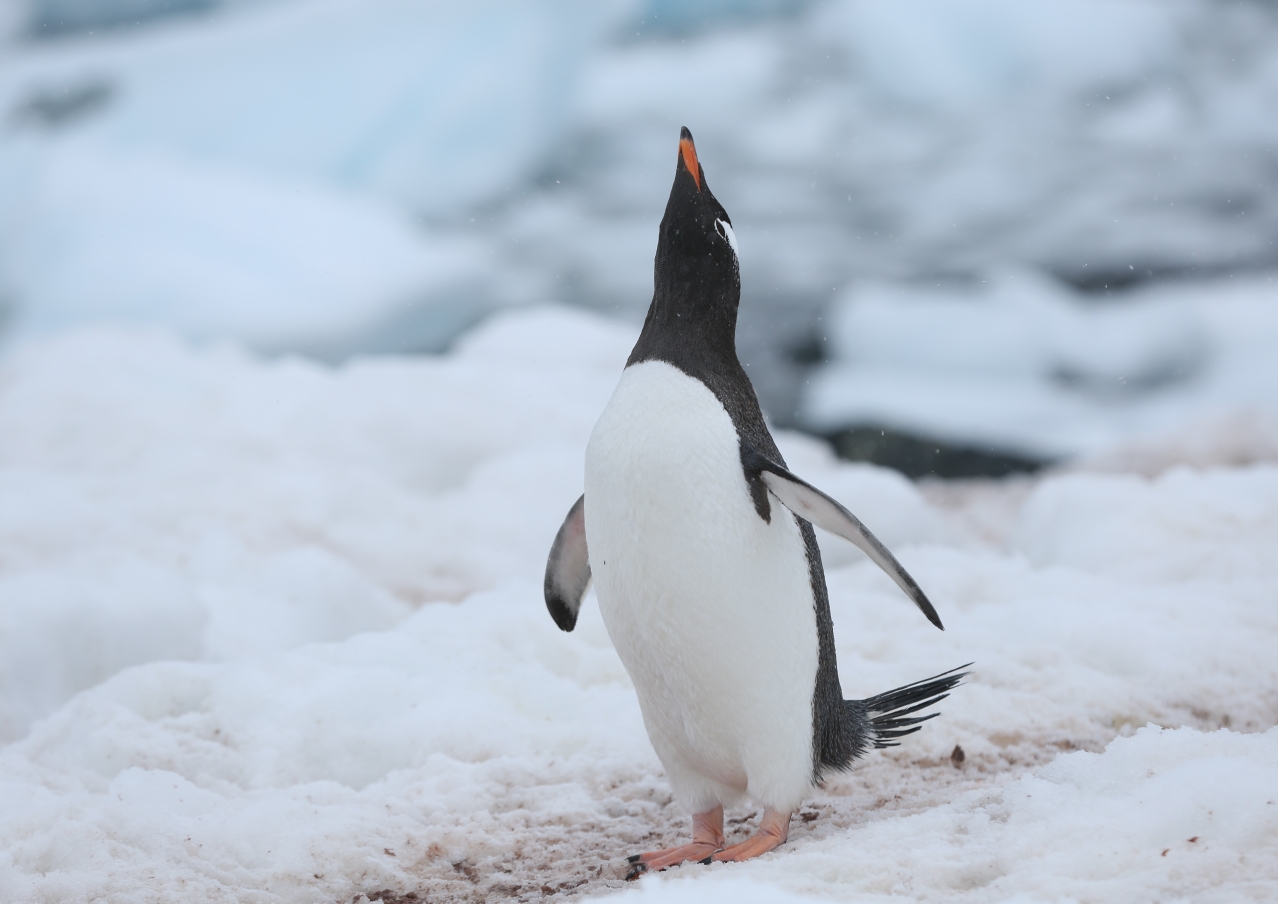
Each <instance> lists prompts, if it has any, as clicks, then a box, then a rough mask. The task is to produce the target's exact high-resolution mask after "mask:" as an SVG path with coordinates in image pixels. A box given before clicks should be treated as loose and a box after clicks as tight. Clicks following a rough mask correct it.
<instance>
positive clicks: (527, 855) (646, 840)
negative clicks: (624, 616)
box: [340, 740, 1103, 904]
mask: <svg viewBox="0 0 1278 904" xmlns="http://www.w3.org/2000/svg"><path fill="white" fill-rule="evenodd" d="M1101 746H1103V742H1101V741H1099V740H1093V741H1091V742H1084V743H1075V742H1073V741H1064V742H1060V743H1046V744H1040V745H1034V744H1032V743H1028V742H1021V743H1017V744H1011V745H1008V746H1006V747H1002V748H1000V749H999V750H998V753H997V754H984V755H976V754H972V753H966V754H964V756H963V757H962V759H960V760H958V761H957V762H956V760H955V757H954V756H953V755H952V754H948V755H945V756H943V757H938V758H935V759H920V758H915V759H909V758H908V757H907V755H905V754H903V753H900V752H897V753H895V754H892V755H884V754H873V755H871V756H869V757H867V759H866V760H865V761H863V762H862V763H860V764H859V765H858V767H857V768H856V770H855V771H854V772H851V773H848V774H846V775H840V776H836V777H833V778H831V779H830V780H829V781H828V782H826V784H825V785H824V787H822V788H819V789H817V791H816V792H815V793H814V795H813V797H812V799H811V800H810V801H809V802H808V803H807V804H805V805H804V806H803V807H802V808H801V809H800V811H799V813H798V814H797V815H796V817H795V819H794V821H793V822H792V823H791V825H790V840H789V841H788V842H787V844H786V846H785V847H783V848H782V849H781V850H779V851H777V852H775V853H773V854H769V855H767V856H769V857H784V856H786V853H787V851H790V850H793V849H795V848H799V847H802V846H803V845H806V844H810V843H812V842H813V841H815V840H817V839H821V838H825V837H829V836H832V835H836V834H839V833H843V832H847V831H850V830H853V829H855V828H857V827H859V826H863V825H868V824H871V823H873V822H875V821H877V820H882V819H890V818H896V817H899V816H905V815H910V814H912V813H918V812H922V811H925V810H928V809H930V808H932V807H936V806H939V805H941V804H944V803H946V802H947V801H950V800H952V799H953V798H954V797H956V796H957V795H959V794H961V793H963V792H966V791H970V790H972V789H977V788H993V787H996V786H999V785H1002V784H1005V783H1006V782H1009V781H1012V780H1014V779H1015V778H1017V777H1018V776H1020V775H1022V774H1024V773H1025V772H1026V771H1028V770H1030V769H1032V768H1035V767H1037V766H1040V765H1042V764H1044V763H1046V762H1048V761H1050V760H1051V759H1053V758H1054V757H1056V756H1057V755H1059V754H1060V753H1062V752H1064V751H1066V750H1069V749H1077V748H1080V747H1081V748H1088V749H1092V748H1094V749H1100V747H1101ZM601 790H602V789H601ZM608 792H611V794H609V796H608V799H607V800H602V799H601V800H600V801H599V808H598V809H599V811H600V816H601V817H602V816H603V811H606V810H608V809H610V808H612V809H613V810H614V811H616V808H617V802H618V801H619V800H623V799H625V805H624V807H623V808H622V810H621V811H620V812H615V816H613V818H593V819H589V820H585V821H583V822H581V823H580V824H576V825H564V824H562V823H561V822H555V823H547V824H539V823H532V824H528V823H526V822H525V823H523V824H521V825H519V826H514V825H511V826H510V828H509V831H507V832H503V831H502V830H501V828H500V827H490V834H489V844H488V847H487V849H488V851H489V853H488V854H486V855H485V856H478V857H474V858H472V859H467V860H450V859H449V858H448V857H447V856H446V855H445V853H444V851H443V850H442V849H439V848H438V847H436V848H434V849H432V850H428V851H427V852H426V854H425V855H424V856H422V857H421V858H420V859H419V860H418V861H417V862H415V863H414V864H412V866H411V869H410V872H411V874H412V875H414V876H415V877H417V879H416V885H415V887H412V888H402V889H370V890H368V891H366V892H364V893H363V894H361V895H355V896H354V897H353V898H347V899H345V900H343V901H341V902H340V904H369V902H375V901H378V900H380V901H382V902H383V904H428V902H429V904H445V902H448V904H451V902H458V904H461V902H465V904H471V902H486V901H542V900H552V901H554V900H567V899H570V898H575V897H578V896H581V895H584V894H588V893H589V894H599V893H601V892H605V891H607V890H608V889H610V888H611V889H622V888H624V887H626V884H627V883H626V882H625V881H624V878H623V877H624V876H625V872H626V860H625V858H626V857H627V856H628V855H630V854H633V853H638V852H640V851H645V850H651V849H654V848H660V847H667V846H670V845H674V844H678V843H681V842H683V841H686V840H687V839H686V838H685V835H687V834H688V832H689V831H690V829H691V826H690V820H689V818H688V816H687V814H685V813H684V812H683V811H682V810H681V809H680V808H679V806H678V805H677V804H676V803H675V802H674V800H673V798H672V797H671V795H670V794H669V792H668V790H665V789H661V788H652V787H651V786H648V787H641V786H640V785H636V787H634V788H626V787H614V788H611V789H607V790H606V792H605V793H608ZM612 795H616V796H612ZM760 813H761V811H759V810H758V809H753V808H748V807H746V808H742V809H739V810H736V811H732V812H729V813H728V814H727V818H726V819H725V829H726V831H727V835H728V843H729V844H731V843H734V842H736V841H740V840H743V839H744V838H746V837H748V836H749V835H750V834H751V833H752V832H753V831H754V830H755V828H757V826H758V821H759V817H760ZM680 868H681V869H697V868H698V866H697V865H696V864H688V865H685V866H683V867H680Z"/></svg>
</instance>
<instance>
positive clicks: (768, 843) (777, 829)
mask: <svg viewBox="0 0 1278 904" xmlns="http://www.w3.org/2000/svg"><path fill="white" fill-rule="evenodd" d="M790 816H791V814H789V813H780V812H778V811H776V810H773V809H772V808H771V807H769V808H768V809H766V810H764V811H763V819H762V820H760V822H759V831H757V832H755V833H754V834H753V835H751V836H750V837H749V838H747V839H746V840H745V841H743V842H741V843H740V844H734V845H733V846H732V847H730V848H725V849H723V850H721V851H718V852H717V853H715V855H714V859H715V860H718V861H726V860H731V861H736V860H749V859H750V858H751V857H758V856H759V855H760V854H766V853H767V852H768V851H773V850H776V849H777V848H779V847H780V846H781V845H783V844H785V840H786V838H788V837H790Z"/></svg>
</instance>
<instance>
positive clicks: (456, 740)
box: [0, 309, 1278, 904]
mask: <svg viewBox="0 0 1278 904" xmlns="http://www.w3.org/2000/svg"><path fill="white" fill-rule="evenodd" d="M633 340H634V332H633V331H632V330H629V329H626V328H621V327H617V326H615V325H611V324H608V323H606V322H603V321H599V320H596V319H594V318H591V317H588V316H586V315H583V314H580V313H572V312H569V311H565V310H561V309H542V310H528V311H519V312H514V313H509V314H506V315H503V316H500V317H496V318H493V319H492V320H490V321H489V322H487V323H486V324H485V325H483V326H482V327H481V328H480V329H479V330H477V331H476V332H474V333H472V334H470V335H469V336H467V337H466V338H465V339H464V340H463V341H462V342H460V343H459V344H458V346H457V347H456V349H455V350H454V351H453V352H451V353H450V354H447V355H443V356H439V357H427V358H418V359H370V360H357V361H353V362H351V363H349V364H347V365H346V366H344V367H341V368H336V369H327V368H322V367H319V366H316V365H314V364H309V363H304V362H300V361H295V360H283V361H276V362H264V361H260V360H257V359H254V358H252V357H249V356H247V355H245V354H243V353H242V352H238V351H236V350H234V349H230V348H224V347H213V348H207V349H196V348H192V347H190V346H187V345H183V344H181V343H179V342H177V341H175V340H173V339H172V338H169V337H167V336H165V335H162V334H146V333H136V332H134V333H130V332H119V331H116V332H105V331H98V332H88V333H81V334H75V335H70V336H66V337H63V338H61V339H58V340H56V341H49V342H44V343H34V344H32V345H30V346H28V347H26V348H25V349H23V350H21V351H20V352H19V353H17V354H15V355H14V356H12V357H11V358H10V359H9V360H8V361H7V362H6V363H5V364H4V367H3V370H0V669H3V674H0V688H2V689H3V697H2V698H0V702H2V705H3V710H0V714H2V715H3V719H4V722H3V730H4V732H5V735H6V739H7V740H8V741H9V742H10V743H8V744H7V746H5V747H3V748H0V898H2V899H4V900H12V901H24V902H27V901H30V902H50V904H51V902H55V901H65V900H97V899H100V900H121V901H127V900H138V899H144V898H149V897H158V898H164V899H175V900H176V899H180V900H183V901H192V902H204V901H208V902H214V901H219V902H220V901H255V902H261V904H267V902H272V904H273V902H299V904H300V902H312V901H350V900H352V899H354V898H356V897H357V896H359V895H361V894H363V895H366V896H368V897H369V898H370V899H375V898H377V897H385V898H388V899H393V896H396V895H398V896H400V899H401V900H402V899H403V896H404V895H407V894H408V893H410V892H412V893H416V894H418V895H419V896H422V897H426V898H428V899H429V900H432V901H479V900H485V899H493V898H500V897H508V898H523V899H529V900H533V899H538V898H541V897H553V896H556V895H559V896H580V895H583V894H595V893H603V892H608V891H610V890H613V889H620V888H621V887H623V886H624V883H623V882H622V881H621V876H622V875H623V874H624V867H625V861H624V859H623V857H624V856H625V855H628V854H630V853H633V852H635V851H637V850H642V849H649V848H653V847H657V846H662V845H667V844H672V843H674V842H676V841H677V840H679V838H680V837H681V836H682V835H683V834H684V833H685V832H686V830H687V817H686V815H685V814H683V813H681V812H680V811H679V808H678V807H677V806H676V805H675V804H674V803H673V801H672V798H671V795H670V791H669V787H668V785H667V784H666V782H665V779H664V777H663V776H662V774H661V769H660V766H659V763H658V762H657V760H656V758H655V756H654V754H653V753H652V750H651V748H650V746H649V745H648V742H647V739H646V737H645V734H644V729H643V724H642V719H641V717H640V714H639V711H638V707H637V704H636V701H635V697H634V692H633V689H632V688H631V687H630V685H629V681H628V679H627V677H626V674H625V671H624V669H623V668H622V667H621V665H620V662H619V661H618V660H617V657H616V655H615V653H614V652H613V651H612V649H611V645H610V643H609V641H608V638H607V634H606V631H605V630H604V627H603V624H602V621H601V619H600V617H599V614H598V609H597V607H596V605H595V604H594V600H593V598H588V599H587V601H586V604H585V606H584V607H583V611H582V616H581V620H580V622H579V625H578V627H577V629H576V631H575V632H573V633H572V634H564V633H562V632H560V631H559V630H558V629H557V628H556V627H555V626H554V624H553V623H552V621H551V620H550V618H549V616H548V615H547V614H546V612H545V608H544V603H543V601H542V599H541V577H542V573H543V569H544V564H545V555H546V550H547V547H548V544H549V539H550V538H551V537H552V536H553V535H554V532H555V530H556V528H557V527H558V524H559V522H560V520H561V519H562V517H563V515H564V513H565V512H566V510H567V508H568V506H569V505H570V504H571V503H572V501H573V500H574V499H575V498H576V496H577V494H578V493H579V492H580V489H581V455H582V450H583V448H584V445H585V442H586V439H587V437H588V434H589V431H590V429H591V427H592V425H593V422H594V420H595V418H596V416H597V414H598V412H599V410H600V409H601V408H602V406H603V405H604V404H605V402H606V400H607V397H608V394H609V392H610V391H611V389H612V386H613V385H614V383H615V379H616V377H617V374H618V373H619V371H620V369H621V367H622V364H623V362H624V360H625V357H626V354H627V352H628V351H629V348H630V345H631V343H632V342H633ZM779 440H780V443H781V445H782V446H783V448H784V451H785V454H786V455H787V458H788V459H789V461H790V464H791V466H792V467H793V468H794V469H795V470H796V471H797V472H798V473H800V474H801V475H803V476H805V477H808V478H810V479H812V480H813V482H814V483H816V484H817V485H818V486H820V487H822V488H823V489H826V490H830V491H832V492H834V494H835V495H836V496H838V497H839V498H840V499H841V500H843V501H844V502H846V503H848V504H849V505H850V507H851V508H852V509H853V510H854V511H856V512H857V513H858V514H859V515H860V516H861V517H863V518H864V519H865V521H866V523H867V524H868V525H869V526H870V527H871V528H872V529H874V530H876V531H880V532H881V534H882V535H883V536H885V537H887V538H889V540H890V542H891V543H892V545H893V549H894V552H896V553H897V555H898V556H899V557H900V559H901V560H902V562H903V563H904V564H905V565H906V566H907V567H908V568H909V569H910V571H911V572H912V574H914V576H915V577H916V578H917V579H918V580H919V582H920V584H921V585H922V586H923V587H924V588H925V589H926V590H927V592H928V594H929V596H930V597H931V598H932V599H933V601H934V602H935V603H936V605H937V608H938V610H939V611H940V613H941V615H942V617H943V618H944V620H945V622H946V626H947V630H946V631H945V632H944V633H941V632H938V631H936V630H934V629H933V628H932V627H931V626H930V625H928V624H927V623H926V621H925V620H924V619H922V618H921V617H920V616H919V614H918V613H917V611H916V610H915V609H914V607H913V606H911V605H910V604H909V602H908V600H906V599H905V598H904V597H903V596H902V595H901V594H900V592H899V590H897V589H896V588H895V586H894V585H893V584H892V583H891V581H890V580H889V579H888V578H887V577H886V576H885V575H883V574H882V573H881V572H879V571H878V570H877V569H876V568H875V567H874V566H873V565H872V564H870V563H869V562H867V561H866V560H865V559H864V557H861V556H859V555H857V554H855V552H850V551H849V550H847V549H845V548H844V547H846V544H843V543H841V541H838V540H837V539H836V538H829V537H823V538H822V544H823V549H824V550H825V552H826V558H827V561H828V563H829V565H828V576H829V586H830V597H831V609H832V614H833V617H834V623H835V625H836V642H837V649H838V656H839V663H840V670H841V679H842V683H843V687H844V690H845V692H846V694H847V695H848V696H855V697H865V696H868V695H870V694H873V693H877V692H880V691H883V690H886V689H888V688H891V687H894V686H897V685H900V684H903V683H905V682H907V681H910V680H915V679H918V678H922V677H925V676H927V675H931V674H935V673H936V672H938V671H941V670H942V669H946V668H950V667H953V666H957V665H959V664H961V663H963V662H968V661H971V660H974V661H975V662H976V665H975V667H974V671H973V674H972V676H971V678H970V679H968V681H967V683H966V684H965V685H964V686H963V687H960V688H959V689H957V690H956V691H955V692H954V694H953V695H952V696H951V697H950V698H949V699H948V700H946V701H945V702H944V704H943V706H942V707H941V709H942V710H943V716H942V717H941V718H940V719H937V720H935V721H933V722H930V723H929V724H928V725H927V726H926V727H925V729H924V731H922V732H921V733H919V734H918V735H916V736H912V737H911V738H909V739H908V740H907V742H906V743H905V744H903V745H902V746H901V747H900V748H897V749H894V750H891V751H882V752H875V753H874V754H873V755H870V756H867V757H866V758H865V759H864V760H863V761H862V762H861V763H860V764H859V765H858V767H857V769H856V770H855V771H853V772H851V773H849V774H846V775H840V776H833V777H831V779H830V781H829V782H827V784H826V786H825V787H824V788H823V789H821V790H819V791H818V792H816V793H815V794H814V796H813V799H812V800H811V801H810V802H809V804H807V805H806V806H805V808H804V809H803V811H802V813H801V814H800V817H799V818H797V819H796V820H795V822H794V827H793V831H792V835H791V841H790V843H789V844H787V846H786V847H785V848H783V849H782V850H780V851H778V852H777V853H775V854H772V855H769V856H768V857H765V858H763V859H761V860H758V861H754V862H751V863H747V864H740V865H734V866H716V867H711V868H701V867H697V866H690V867H686V868H684V869H682V870H680V871H679V872H676V873H672V874H670V875H669V876H668V877H661V878H658V879H657V880H656V881H649V880H644V881H643V882H642V883H641V885H640V887H639V889H637V890H633V889H632V890H631V892H630V894H632V895H637V896H639V897H643V898H653V899H663V900H672V901H679V900H691V899H692V897H696V898H697V899H698V900H704V899H709V900H728V899H729V898H731V899H733V900H751V899H752V898H750V897H749V895H751V894H753V895H754V896H755V897H758V896H759V895H762V894H764V892H765V891H767V893H768V894H769V895H772V894H773V892H772V891H771V889H776V890H777V891H776V893H775V894H776V896H777V897H773V898H771V899H781V900H787V899H791V898H794V897H796V896H804V897H808V896H817V897H838V898H846V897H855V896H868V895H885V894H895V895H898V896H903V897H906V898H914V899H935V898H940V897H944V898H945V899H946V900H959V901H972V902H979V901H994V900H1005V899H1011V898H1014V897H1016V896H1017V895H1018V894H1019V895H1025V894H1029V895H1031V896H1035V897H1045V898H1051V897H1068V896H1074V897H1082V896H1087V897H1089V898H1090V899H1093V900H1097V901H1102V902H1107V901H1115V902H1117V901H1126V900H1130V899H1131V897H1132V896H1133V895H1134V894H1137V893H1138V890H1141V889H1145V888H1153V889H1158V890H1161V891H1162V893H1164V894H1167V895H1170V894H1172V893H1173V892H1175V893H1178V894H1189V895H1195V896H1198V897H1202V898H1204V899H1213V900H1214V899H1219V900H1230V899H1236V898H1238V897H1239V896H1243V895H1253V896H1255V897H1258V898H1264V897H1266V896H1272V892H1273V891H1276V890H1278V871H1276V869H1275V867H1276V864H1275V860H1274V857H1275V854H1274V851H1275V850H1278V847H1276V846H1275V837H1276V833H1278V806H1275V805H1274V804H1272V803H1270V802H1269V796H1266V794H1265V793H1264V792H1263V791H1260V790H1258V789H1265V788H1271V787H1275V786H1276V785H1278V734H1276V733H1275V731H1274V730H1273V727H1274V726H1275V725H1276V724H1278V695H1275V693H1274V690H1273V689H1274V688H1276V687H1278V664H1276V662H1275V659H1274V657H1273V652H1272V651H1273V649H1274V644H1275V640H1276V639H1278V610H1275V608H1274V606H1273V605H1272V600H1273V597H1274V590H1275V578H1274V576H1273V570H1272V568H1269V567H1268V564H1267V562H1268V558H1269V557H1270V556H1269V550H1272V549H1273V548H1274V546H1275V545H1276V544H1278V536H1275V533H1274V530H1275V527H1274V526H1275V525H1278V517H1276V516H1275V514H1274V513H1275V512H1278V468H1275V467H1274V466H1272V465H1265V464H1258V465H1252V466H1249V467H1243V468H1232V469H1216V470H1205V471H1194V470H1189V469H1178V470H1173V471H1170V472H1168V473H1166V474H1164V475H1162V476H1160V477H1158V478H1156V479H1150V478H1146V477H1142V476H1139V475H1133V474H1063V475H1055V476H1048V477H1044V478H1040V479H1036V480H1028V479H1027V480H1023V481H1021V482H1020V483H1010V484H1002V485H1000V484H972V485H970V486H966V487H963V488H959V489H956V490H954V492H953V494H952V498H949V499H941V497H939V496H937V495H936V494H931V495H929V493H928V492H927V491H926V488H924V490H920V489H919V488H918V487H915V486H913V485H911V484H909V483H908V482H906V481H904V480H903V479H901V478H900V477H899V475H896V474H893V473H890V472H885V471H881V470H879V469H875V468H870V467H866V466H853V465H847V464H844V463H840V462H838V461H836V460H834V459H833V458H832V457H831V456H830V454H829V452H828V451H827V450H825V449H823V448H822V447H821V446H820V445H819V444H818V443H816V442H815V441H813V440H811V439H809V438H804V437H800V436H796V435H792V434H782V435H781V436H780V437H779ZM974 525H979V526H980V527H981V528H982V529H979V530H978V529H975V528H974ZM1150 723H1153V725H1152V726H1150V727H1146V726H1149V725H1150ZM1270 796H1271V795H1270ZM729 817H730V818H729V823H728V826H729V832H730V834H731V835H732V836H733V837H734V838H739V837H741V836H742V835H744V833H746V832H748V831H750V829H751V827H752V825H753V820H754V819H755V818H757V813H751V812H750V811H748V810H746V811H741V812H734V813H731V814H729ZM746 884H748V885H749V886H750V887H751V888H752V889H753V891H743V889H744V887H745V885H746Z"/></svg>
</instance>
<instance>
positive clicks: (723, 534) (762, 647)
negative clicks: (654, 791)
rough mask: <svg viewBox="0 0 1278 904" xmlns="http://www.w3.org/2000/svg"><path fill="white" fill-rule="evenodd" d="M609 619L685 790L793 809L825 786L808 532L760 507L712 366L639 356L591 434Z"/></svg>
mask: <svg viewBox="0 0 1278 904" xmlns="http://www.w3.org/2000/svg"><path fill="white" fill-rule="evenodd" d="M586 540H587V545H588V547H589V550H590V566H591V571H592V573H593V575H594V579H595V586H596V591H597V595H598V598H599V605H600V609H601V610H602V613H603V618H604V623H605V624H606V625H607V628H608V633H609V635H610V636H611V638H612V642H613V645H614V646H615V647H616V648H617V652H618V654H619V655H620V656H621V660H622V662H623V663H624V664H625V667H626V670H627V671H628V672H629V673H630V677H631V680H632V681H633V682H634V685H635V689H636V690H637V692H638V695H639V704H640V707H641V709H642V710H643V717H644V723H645V725H646V726H647V729H648V736H649V737H650V738H651V739H652V743H653V746H654V747H655V748H656V751H657V754H658V756H660V757H661V760H662V762H663V764H664V765H665V767H666V772H667V774H668V775H669V777H670V780H671V783H672V785H673V786H674V789H675V792H676V794H677V795H678V796H679V797H680V798H681V799H682V800H683V801H684V803H685V804H686V805H687V806H689V807H690V808H691V809H693V810H694V811H697V810H702V809H709V808H712V807H713V806H714V805H715V804H717V803H729V804H730V803H732V802H733V799H734V798H735V797H739V796H740V795H741V794H742V793H745V794H748V795H749V796H750V797H753V798H754V799H756V800H757V801H759V802H760V803H763V804H765V805H767V806H774V807H777V808H778V809H781V810H782V811H785V810H786V809H788V808H792V807H796V806H797V805H798V804H799V803H800V802H801V801H802V799H803V797H805V796H806V794H807V792H808V791H809V790H810V788H811V776H812V694H813V687H814V684H815V680H816V670H817V636H816V618H815V615H814V613H813V608H812V590H811V586H810V583H809V576H808V566H807V560H806V557H805V554H804V546H803V538H802V536H801V535H800V533H799V529H798V525H797V524H796V523H795V521H794V518H793V516H792V515H791V514H790V513H789V511H788V510H786V509H785V508H783V507H782V506H781V505H780V504H779V503H778V502H777V501H776V500H775V499H774V500H772V520H771V523H770V524H769V523H765V522H764V521H763V519H762V518H760V517H759V516H758V514H757V513H756V512H755V509H754V505H753V503H752V502H751V499H750V495H749V491H748V489H747V485H746V481H745V476H744V474H743V473H742V470H741V459H740V452H739V447H738V439H737V434H736V430H735V429H734V428H733V425H732V421H731V418H729V416H728V413H727V411H725V410H724V408H723V406H722V405H721V404H720V403H719V401H718V399H716V398H715V396H714V394H713V393H712V392H711V391H710V390H709V389H708V388H707V387H706V386H705V385H704V384H703V383H701V382H700V381H698V380H694V379H692V378H691V377H688V376H687V375H686V374H684V373H683V372H682V371H680V370H678V369H677V368H675V367H673V366H671V365H669V364H666V363H664V362H657V361H648V362H644V363H642V364H637V365H634V366H632V367H629V368H627V369H626V370H625V372H624V373H623V375H622V377H621V382H620V383H619V384H618V386H617V389H616V391H615V392H614V393H613V396H612V399H611V400H610V401H609V403H608V407H607V408H606V409H605V410H604V413H603V415H602V416H601V417H600V419H599V423H598V424H596V425H595V429H594V432H593V434H591V437H590V443H589V445H588V446H587V447H586Z"/></svg>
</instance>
